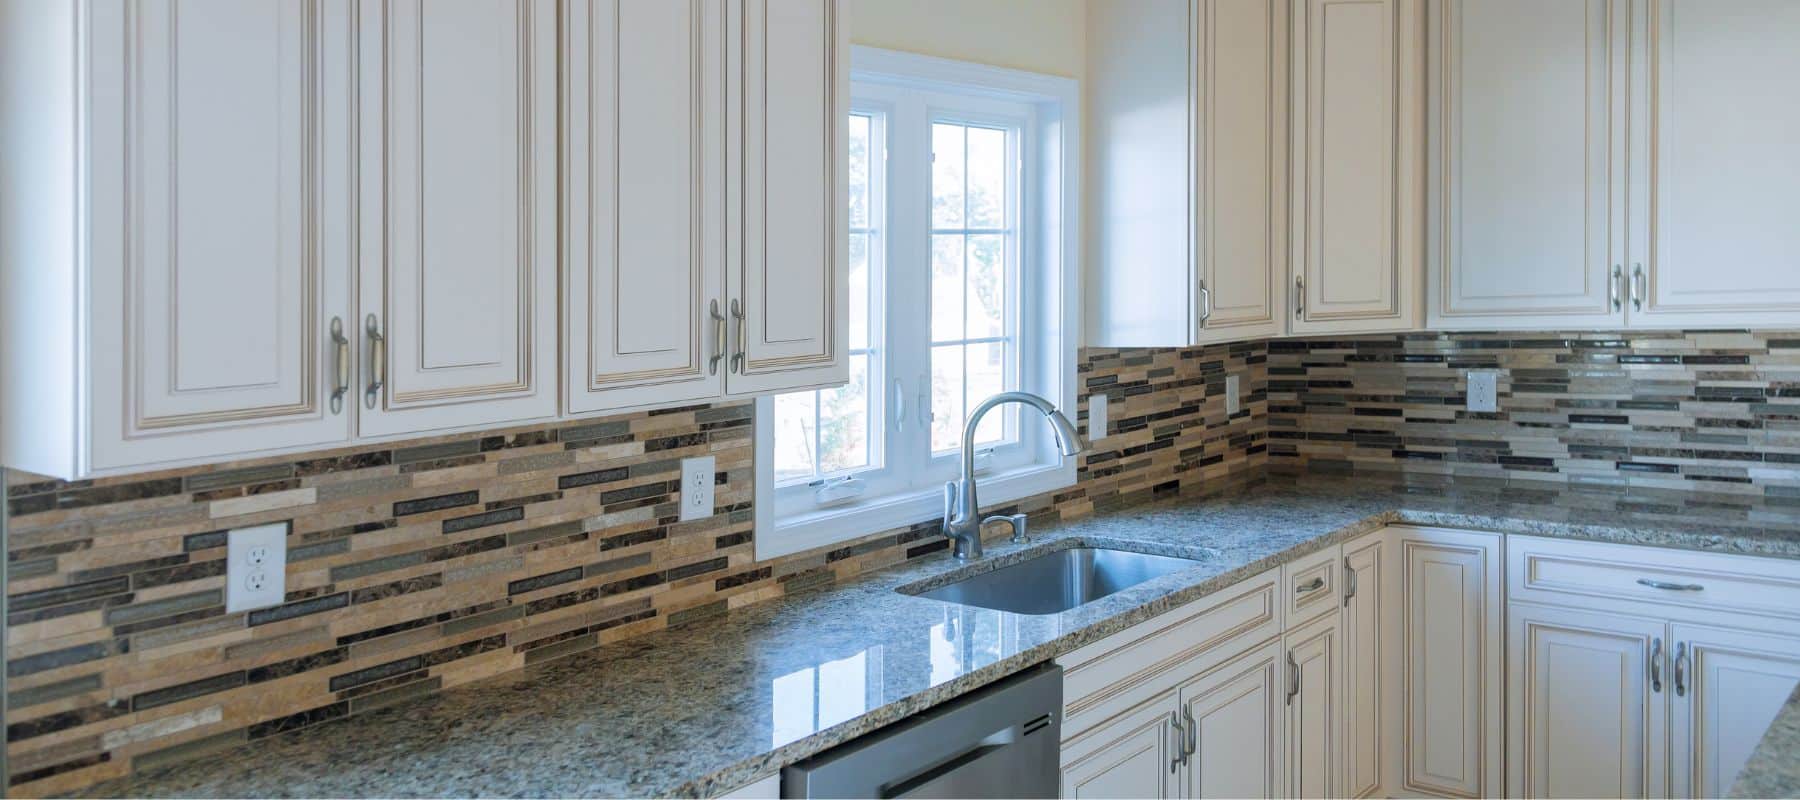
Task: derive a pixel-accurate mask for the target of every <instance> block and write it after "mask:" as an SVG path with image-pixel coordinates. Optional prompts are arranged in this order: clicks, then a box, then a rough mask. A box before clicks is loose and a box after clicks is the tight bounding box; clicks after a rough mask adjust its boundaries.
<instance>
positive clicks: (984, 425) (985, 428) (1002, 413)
mask: <svg viewBox="0 0 1800 800" xmlns="http://www.w3.org/2000/svg"><path fill="white" fill-rule="evenodd" d="M965 347H967V350H966V351H965V352H964V356H963V358H964V362H963V369H964V372H965V374H967V375H968V386H969V400H968V403H969V406H970V407H973V406H975V405H976V404H978V403H980V402H981V401H983V400H986V399H988V398H989V397H992V396H994V395H996V394H999V393H1001V392H1004V391H1006V383H1007V381H1006V372H1007V370H1006V344H1005V343H1004V342H987V343H985V344H971V345H966V346H965ZM1016 413H1018V407H1017V406H1002V407H1000V408H996V409H994V410H993V411H989V412H988V413H987V416H985V417H982V418H981V425H980V426H979V427H977V428H976V429H975V443H976V444H994V443H997V442H1000V441H1002V440H1004V439H1006V438H1007V436H1006V432H1007V430H1008V428H1009V427H1010V426H1009V425H1007V424H1006V422H1007V419H1008V418H1010V417H1011V416H1012V415H1014V414H1016Z"/></svg>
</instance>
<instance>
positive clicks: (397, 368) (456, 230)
mask: <svg viewBox="0 0 1800 800" xmlns="http://www.w3.org/2000/svg"><path fill="white" fill-rule="evenodd" d="M0 22H3V23H4V24H3V25H0V36H5V37H6V38H5V40H4V41H3V42H0V45H3V46H0V68H3V69H4V70H5V71H6V72H7V73H8V74H9V75H20V76H25V77H24V78H22V79H20V80H14V81H8V82H6V84H5V86H3V87H0V91H4V92H5V97H4V98H0V99H4V102H3V103H0V108H7V109H15V108H19V109H23V108H33V109H45V110H46V111H45V113H33V114H29V115H23V114H21V115H13V116H9V117H8V118H7V119H6V120H5V122H6V127H7V132H8V137H9V139H8V147H7V153H6V155H7V157H9V158H11V157H12V155H13V154H14V153H17V154H20V155H21V156H23V158H20V159H15V160H16V161H17V162H18V163H17V167H16V168H15V167H14V164H13V163H12V162H9V163H8V175H9V177H10V176H16V177H17V188H19V189H20V190H22V191H17V192H13V193H11V194H9V196H11V195H16V194H23V193H24V192H29V193H30V194H31V196H33V197H38V198H41V201H40V202H34V203H33V204H31V205H29V206H28V205H26V204H22V203H17V202H0V228H3V229H5V230H7V231H11V232H13V233H12V234H11V235H9V236H8V237H7V238H5V239H4V240H0V247H4V248H5V250H4V258H5V261H6V264H7V269H6V270H5V272H4V274H3V277H4V280H5V284H4V291H3V292H0V304H3V307H0V326H4V329H3V333H4V337H5V341H6V342H7V347H6V349H5V350H4V351H0V373H3V374H7V375H15V376H16V375H29V376H32V380H30V381H24V380H17V381H10V382H4V383H0V395H3V397H0V403H3V404H4V405H5V407H6V408H7V413H6V415H5V416H4V417H3V418H0V426H3V430H0V447H3V448H4V449H3V451H0V463H4V464H5V465H7V466H9V467H16V468H19V469H23V470H27V471H30V472H33V473H40V474H44V475H48V476H54V477H59V478H68V479H73V478H88V477H95V476H101V475H114V474H121V473H128V472H133V471H142V470H146V469H159V468H167V467H178V466H186V465H193V464H207V463H217V462H220V461H225V460H233V459H245V458H254V457H264V456H273V455H279V454H285V453H295V452H304V451H308V450H317V449H320V448H324V447H331V446H340V445H344V444H347V443H354V442H370V441H390V440H395V439H399V438H403V437H407V436H415V435H419V434H425V433H434V434H435V433H447V432H453V431H467V430H482V429H488V428H494V427H500V426H507V425H519V424H534V423H541V422H543V421H547V420H553V419H558V418H567V417H572V416H579V415H583V414H589V413H597V412H602V411H610V410H619V409H627V408H645V407H654V406H666V405H675V404H691V403H696V402H706V401H710V400H717V399H723V398H730V397H743V396H749V395H752V394H759V393H768V392H776V391H787V390H793V389H803V388H812V387H818V386H825V385H831V384H837V383H842V382H843V381H845V380H846V379H847V359H846V357H845V354H844V347H845V345H846V335H847V332H848V331H847V327H848V318H847V314H846V310H845V308H844V306H845V302H846V297H847V291H848V287H847V285H846V270H847V256H846V241H847V239H846V234H845V231H846V228H845V220H844V219H843V213H844V211H843V209H844V205H845V195H846V188H845V187H846V184H845V181H846V175H845V164H844V162H845V156H846V153H845V150H846V143H845V141H844V130H843V119H842V117H843V115H844V114H845V113H846V112H847V110H848V66H849V64H848V59H849V46H848V44H847V39H846V34H847V30H848V26H847V24H846V19H845V6H844V0H780V1H779V2H777V1H773V0H671V1H670V2H655V3H632V2H623V0H518V2H480V3H477V2H455V3H452V2H432V1H431V0H366V1H365V2H359V3H353V2H350V0H307V1H306V2H280V3H277V2H254V3H246V2H233V1H231V0H162V1H159V2H151V1H149V0H117V1H116V2H98V0H83V2H79V3H75V2H72V3H55V4H6V5H4V6H0ZM73 43H84V44H83V46H81V47H76V46H74V44H73ZM178 43H179V44H178ZM82 110H85V111H83V113H77V112H78V111H82ZM25 264H30V265H32V268H30V269H24V268H22V267H23V265H25ZM14 267H21V268H18V269H15V268H14Z"/></svg>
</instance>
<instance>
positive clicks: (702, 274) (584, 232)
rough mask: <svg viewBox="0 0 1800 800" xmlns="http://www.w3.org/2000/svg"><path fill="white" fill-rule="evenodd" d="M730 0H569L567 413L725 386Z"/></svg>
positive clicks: (680, 397)
mask: <svg viewBox="0 0 1800 800" xmlns="http://www.w3.org/2000/svg"><path fill="white" fill-rule="evenodd" d="M724 14H725V11H724V4H723V3H722V2H720V0H674V1H672V2H656V3H634V2H626V1H625V0H596V1H595V2H585V1H582V2H565V5H564V15H563V28H564V30H563V36H564V38H565V40H566V41H567V42H568V46H567V47H566V48H564V56H563V69H564V70H565V76H566V77H565V80H564V82H563V91H564V95H563V103H564V106H563V107H564V108H565V109H566V114H565V116H564V118H563V125H564V126H565V127H564V129H565V131H566V136H565V140H564V142H565V144H564V151H565V154H566V157H567V162H566V164H567V166H566V169H565V173H564V178H563V187H564V191H565V195H564V208H565V209H566V211H567V214H568V224H567V226H566V227H565V229H564V231H563V235H564V237H565V238H564V244H565V249H564V254H565V255H564V264H565V269H566V270H567V272H566V276H565V280H564V286H565V292H564V295H565V296H564V302H563V312H564V313H563V324H564V341H565V342H566V343H567V349H566V352H565V354H564V358H565V360H566V364H565V366H566V371H565V376H566V385H567V390H568V405H567V407H568V410H569V411H570V412H575V413H579V412H583V411H597V410H601V409H609V408H623V407H627V406H636V405H646V404H653V403H667V402H677V401H691V400H698V399H702V398H709V397H714V396H717V395H718V394H719V393H720V392H721V391H722V389H723V383H722V381H723V380H724V378H723V372H724V355H725V352H724V351H725V348H726V343H725V341H724V339H723V334H724V333H725V308H724V307H723V306H722V305H721V304H722V303H723V302H724V298H723V297H722V296H721V295H722V294H723V293H724V285H723V281H724V278H725V274H724V244H725V242H724V222H725V219H724V199H723V198H724V193H725V189H724V183H723V179H724V171H723V170H724V147H725V106H724V102H725V94H724V91H725V87H724V80H723V72H722V69H723V62H724V50H723V49H724V45H725V40H724V31H723V26H724V22H725V20H724ZM715 314H716V315H717V316H716V317H715V316H714V315H715Z"/></svg>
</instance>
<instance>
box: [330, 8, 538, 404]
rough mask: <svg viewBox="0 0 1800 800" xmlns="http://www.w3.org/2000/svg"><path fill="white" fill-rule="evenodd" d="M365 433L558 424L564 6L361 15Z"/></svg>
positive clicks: (386, 11) (399, 10)
mask: <svg viewBox="0 0 1800 800" xmlns="http://www.w3.org/2000/svg"><path fill="white" fill-rule="evenodd" d="M359 36H360V40H361V43H362V48H363V50H362V64H363V68H362V76H363V78H362V87H363V92H362V95H363V106H362V109H363V113H362V131H361V133H362V156H363V162H362V163H363V171H362V176H363V185H362V191H363V194H362V211H363V220H362V221H363V227H362V230H363V237H362V238H363V248H364V249H363V254H362V269H361V278H360V296H361V309H360V311H361V318H360V320H359V322H358V325H357V333H358V338H359V339H360V340H361V349H362V351H363V356H364V359H365V367H364V370H363V374H362V376H361V379H362V380H361V382H362V384H363V388H362V392H361V393H360V394H361V395H362V397H361V399H362V401H363V403H364V409H365V410H364V411H363V412H362V415H361V422H360V428H361V431H362V433H363V434H364V435H376V436H379V435H385V434H395V433H410V432H415V431H426V430H441V429H446V428H460V427H472V426H477V425H494V424H505V423H511V422H519V421H524V420H529V419H534V418H542V417H549V416H553V415H555V414H556V410H557V409H556V391H555V386H556V372H555V370H556V346H557V343H556V291H557V285H556V284H557V274H556V272H557V269H556V265H557V252H556V250H557V246H556V213H557V212H556V209H557V204H556V174H557V150H556V139H557V131H556V122H557V116H556V80H557V76H556V49H557V40H556V5H555V2H554V0H519V2H513V1H512V0H429V1H427V0H374V1H372V2H366V3H364V4H363V5H362V26H361V30H360V33H359Z"/></svg>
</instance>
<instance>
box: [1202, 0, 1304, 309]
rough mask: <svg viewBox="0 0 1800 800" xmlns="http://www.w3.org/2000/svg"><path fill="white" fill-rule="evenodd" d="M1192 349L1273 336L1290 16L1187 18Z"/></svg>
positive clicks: (1221, 4)
mask: <svg viewBox="0 0 1800 800" xmlns="http://www.w3.org/2000/svg"><path fill="white" fill-rule="evenodd" d="M1193 23H1194V24H1195V25H1196V26H1198V30H1197V31H1196V32H1195V35H1194V41H1196V42H1198V43H1199V44H1198V47H1197V48H1196V49H1195V54H1196V56H1197V57H1198V63H1197V64H1196V65H1195V86H1196V92H1197V96H1196V97H1195V98H1194V113H1195V115H1196V119H1195V124H1194V126H1193V135H1194V149H1195V158H1194V162H1195V164H1196V165H1197V168H1198V174H1197V175H1196V176H1195V182H1196V188H1195V195H1196V197H1195V201H1196V202H1195V212H1196V214H1197V215H1198V216H1197V218H1196V219H1195V221H1194V237H1193V242H1194V247H1195V253H1194V261H1195V268H1196V270H1197V271H1198V272H1199V274H1198V276H1196V277H1197V279H1198V280H1199V281H1200V285H1199V287H1198V288H1199V290H1200V291H1199V292H1198V295H1197V297H1196V299H1195V302H1196V303H1198V304H1199V306H1200V308H1199V313H1198V315H1197V319H1198V320H1199V331H1198V333H1197V336H1196V341H1197V342H1216V341H1224V340H1235V339H1249V338H1255V337H1258V336H1275V335H1279V334H1281V333H1282V332H1283V328H1284V325H1283V322H1284V320H1283V318H1282V315H1283V314H1284V313H1285V312H1286V309H1287V295H1286V289H1287V190H1288V187H1287V180H1288V178H1287V161H1288V160H1287V148H1286V147H1285V146H1284V145H1283V142H1286V141H1287V77H1288V37H1287V27H1288V7H1287V4H1285V3H1271V2H1266V1H1265V0H1204V2H1202V3H1200V4H1199V6H1198V7H1197V8H1196V9H1195V13H1194V14H1193Z"/></svg>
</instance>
